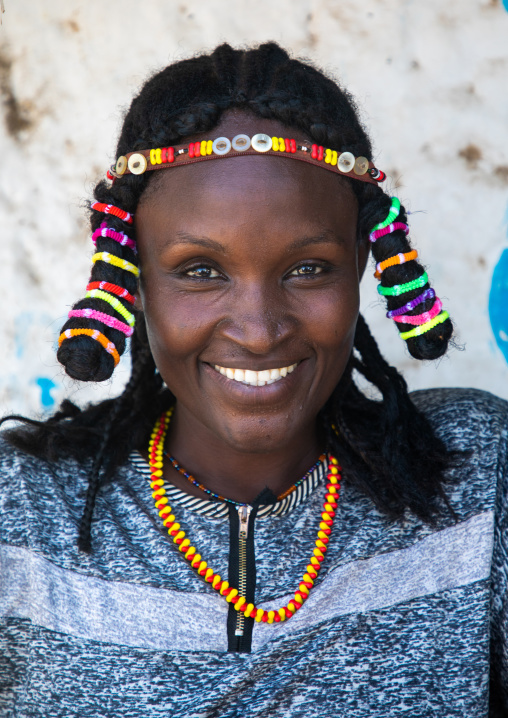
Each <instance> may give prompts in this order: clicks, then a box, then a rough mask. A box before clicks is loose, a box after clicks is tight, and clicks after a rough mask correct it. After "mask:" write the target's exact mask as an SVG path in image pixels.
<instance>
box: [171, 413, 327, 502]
mask: <svg viewBox="0 0 508 718" xmlns="http://www.w3.org/2000/svg"><path fill="white" fill-rule="evenodd" d="M169 411H171V412H172V409H170V410H169ZM170 416H171V414H170ZM164 456H166V457H167V458H168V459H169V461H170V462H171V465H172V466H173V468H175V469H176V470H177V471H178V473H179V474H182V476H185V478H186V479H187V481H188V482H189V483H191V484H193V485H194V486H196V487H197V488H198V489H199V490H200V491H203V492H204V493H205V494H208V496H212V497H213V498H214V499H218V500H219V501H225V502H226V503H228V504H233V506H249V503H248V502H247V501H245V502H242V501H233V499H228V498H227V497H226V496H222V495H221V494H216V493H214V492H213V491H210V489H207V488H206V486H205V485H204V484H202V483H201V482H200V481H198V480H197V479H195V478H194V476H193V475H192V474H189V473H188V472H187V471H185V469H184V468H183V466H180V464H179V463H178V461H177V460H176V459H175V458H174V456H170V455H169V454H168V452H167V451H164ZM324 460H325V455H324V454H321V456H320V457H319V459H318V460H317V461H316V463H315V464H314V466H312V467H311V468H310V469H309V470H308V471H307V473H306V474H305V476H302V478H301V479H299V480H298V481H296V482H295V483H294V484H293V486H290V487H289V489H286V491H283V492H282V494H279V496H277V501H282V499H285V498H286V497H287V496H289V495H290V494H292V493H293V491H295V490H296V489H297V488H298V487H299V486H300V484H302V483H303V482H304V481H305V479H307V478H308V477H309V476H310V475H311V474H312V473H313V472H314V471H315V470H316V469H317V468H318V466H321V464H322V463H323V461H324Z"/></svg>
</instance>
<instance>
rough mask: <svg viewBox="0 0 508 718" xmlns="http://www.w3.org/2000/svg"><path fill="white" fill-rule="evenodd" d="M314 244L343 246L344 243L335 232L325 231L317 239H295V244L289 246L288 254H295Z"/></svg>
mask: <svg viewBox="0 0 508 718" xmlns="http://www.w3.org/2000/svg"><path fill="white" fill-rule="evenodd" d="M312 244H339V245H342V244H343V241H342V239H341V238H340V237H337V236H336V235H335V234H333V232H330V231H329V230H325V231H324V232H322V233H321V234H319V235H317V236H316V237H301V238H300V239H295V241H294V242H291V244H290V245H289V247H288V248H287V249H288V252H294V251H295V250H297V249H303V248H304V247H308V246H310V245H312Z"/></svg>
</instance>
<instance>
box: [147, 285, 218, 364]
mask: <svg viewBox="0 0 508 718" xmlns="http://www.w3.org/2000/svg"><path fill="white" fill-rule="evenodd" d="M141 295H142V300H143V310H144V313H145V322H146V327H147V334H148V340H149V342H150V347H151V350H152V354H153V357H154V360H155V363H156V365H157V367H158V368H159V370H163V367H164V366H166V367H167V366H170V365H173V364H174V363H178V362H181V361H183V360H185V359H188V358H190V357H192V356H194V355H195V354H197V353H198V352H199V351H200V350H201V349H202V348H203V346H205V345H206V343H207V341H208V340H209V337H210V334H211V328H212V327H213V326H214V323H215V322H214V318H213V317H212V316H211V315H212V312H211V311H210V307H208V306H207V303H206V302H204V301H203V297H202V296H201V297H200V296H199V295H195V296H193V297H192V296H191V297H190V298H189V296H186V297H185V298H184V297H183V296H182V295H181V294H179V293H178V292H164V291H162V290H156V289H155V290H154V289H149V290H146V291H142V292H141ZM161 373H162V372H161Z"/></svg>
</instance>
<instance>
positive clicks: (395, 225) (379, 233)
mask: <svg viewBox="0 0 508 718" xmlns="http://www.w3.org/2000/svg"><path fill="white" fill-rule="evenodd" d="M397 229H403V230H404V232H405V233H406V234H408V233H409V227H408V226H407V224H404V223H403V222H392V224H389V225H388V227H383V229H376V231H375V232H371V233H370V234H369V239H370V241H371V242H375V241H376V239H379V238H380V237H384V236H385V234H391V233H392V232H395V231H396V230H397Z"/></svg>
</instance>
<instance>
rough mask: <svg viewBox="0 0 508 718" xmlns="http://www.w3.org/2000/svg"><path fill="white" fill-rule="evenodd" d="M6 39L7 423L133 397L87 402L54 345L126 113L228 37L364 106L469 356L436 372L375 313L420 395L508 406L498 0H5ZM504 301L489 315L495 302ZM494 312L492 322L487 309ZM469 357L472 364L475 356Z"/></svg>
mask: <svg viewBox="0 0 508 718" xmlns="http://www.w3.org/2000/svg"><path fill="white" fill-rule="evenodd" d="M4 3H5V14H4V15H3V25H2V27H1V28H0V92H1V101H2V103H1V107H0V115H1V116H0V232H1V241H0V252H1V255H0V272H1V286H2V291H3V311H2V313H1V318H0V322H1V335H2V337H3V344H2V348H3V350H2V352H1V353H0V411H1V412H2V413H3V412H6V411H10V410H17V411H23V412H29V413H30V414H37V413H39V412H42V411H49V410H51V408H52V407H54V403H55V402H58V401H59V400H60V399H61V398H62V397H63V396H64V395H71V396H72V397H73V398H74V399H75V400H77V401H79V402H84V401H88V400H90V399H92V400H95V399H99V398H100V397H102V396H104V395H105V394H107V393H108V392H116V391H118V390H119V388H120V386H121V384H122V382H123V381H124V380H125V377H126V375H127V372H128V358H126V359H124V361H122V364H121V366H120V368H119V370H118V371H117V376H116V378H115V379H114V380H113V381H112V382H110V383H108V384H107V385H106V386H104V385H102V386H98V387H87V386H85V387H84V388H83V387H80V386H78V385H76V384H75V383H73V382H71V381H70V380H69V379H68V378H66V377H65V376H64V375H63V373H62V372H61V370H60V369H59V366H58V364H57V362H56V360H55V357H54V350H55V340H56V338H57V336H58V333H59V329H60V326H61V324H62V322H63V321H64V319H65V315H66V312H67V311H68V308H69V306H70V305H71V304H72V302H73V301H75V300H76V299H77V298H78V297H79V296H80V295H81V293H82V291H83V289H84V286H85V283H86V280H87V278H88V272H89V262H90V257H91V254H92V244H91V241H90V238H89V234H88V231H87V227H86V222H85V212H84V209H83V206H84V202H85V201H86V200H87V199H89V197H90V196H91V187H92V186H93V183H94V182H95V181H96V180H97V179H98V178H99V177H100V176H101V174H102V173H103V172H104V171H105V170H106V169H107V167H108V166H109V164H110V163H111V162H112V161H113V159H114V155H113V148H114V146H115V141H116V135H117V133H118V129H119V126H120V123H121V120H122V116H123V112H124V110H125V109H126V107H127V106H128V104H129V101H130V98H131V96H132V94H133V93H134V92H135V91H136V88H138V87H139V85H140V84H141V83H142V82H143V80H144V79H145V78H146V77H147V76H148V75H149V74H151V73H152V72H153V71H155V70H156V69H158V68H160V67H162V66H164V65H165V64H167V63H169V62H171V61H174V60H177V59H181V58H184V57H187V56H188V55H191V54H192V53H195V52H198V51H201V50H203V49H212V48H213V47H214V46H215V45H216V44H217V43H218V42H220V41H223V40H227V41H229V42H231V43H232V44H235V45H243V44H246V43H257V42H260V41H263V40H267V39H275V40H277V41H279V42H281V43H282V44H284V45H285V46H286V47H288V48H290V49H291V50H292V51H293V52H294V53H295V54H296V55H298V56H304V57H308V58H311V59H313V60H315V61H316V62H317V63H318V64H320V65H321V66H323V67H324V68H325V69H326V70H327V71H328V72H330V73H332V74H333V75H334V76H335V77H337V78H339V79H341V80H342V82H343V83H345V84H346V85H347V86H348V87H349V88H350V90H351V91H352V92H353V93H354V94H356V97H357V98H358V100H359V102H360V105H361V107H362V108H363V117H364V121H365V123H366V124H367V126H368V127H369V128H370V129H371V132H372V136H373V139H374V143H375V147H376V161H377V163H378V166H380V167H381V168H383V169H385V170H386V171H387V172H388V173H389V175H390V177H391V179H390V182H389V189H391V190H392V191H394V192H395V191H396V192H397V194H398V195H399V196H400V198H401V200H402V201H403V202H404V203H405V204H406V206H408V207H409V208H410V209H411V210H412V211H413V212H414V214H413V215H412V216H411V218H410V219H411V227H412V237H413V240H414V242H415V244H416V246H417V248H418V249H419V251H420V254H421V255H422V257H423V261H424V263H426V264H427V265H428V267H429V272H430V275H431V280H432V283H433V285H434V286H435V287H436V289H437V291H438V293H439V295H440V296H441V297H442V298H443V300H444V301H445V303H446V307H447V308H448V309H449V311H450V313H451V315H452V316H453V318H454V320H455V322H456V325H457V342H458V344H459V345H460V347H461V348H460V349H452V351H451V352H450V354H449V355H448V356H447V357H446V358H444V359H443V360H441V361H439V362H437V363H434V364H422V363H419V362H416V361H414V360H413V359H411V358H410V356H409V355H408V353H407V351H406V349H405V345H404V343H403V342H402V341H400V340H399V339H398V338H397V333H396V331H395V329H394V327H393V326H392V324H391V322H389V321H388V320H386V319H384V317H383V314H384V310H383V303H382V302H380V301H379V299H378V295H377V294H376V291H375V288H376V284H377V282H376V280H375V279H374V278H373V277H372V272H371V271H369V272H368V276H366V277H365V280H364V283H363V285H364V286H363V300H362V303H363V309H364V312H365V314H366V316H367V318H368V321H369V323H370V325H371V327H372V328H373V331H374V333H375V335H376V337H377V338H378V340H379V342H380V344H381V347H382V349H383V351H384V353H385V354H386V355H387V357H388V358H389V360H390V361H391V362H392V363H394V364H395V365H397V366H398V367H399V368H400V369H401V370H402V371H403V372H404V374H405V376H406V378H407V380H408V382H409V384H410V386H411V387H412V388H422V387H426V386H456V385H469V386H475V387H479V388H482V389H487V390H490V391H493V392H495V393H497V394H500V395H502V396H504V397H507V398H508V366H507V363H506V360H507V359H508V309H507V307H508V250H506V249H505V246H506V223H507V220H508V215H507V190H508V143H507V141H506V139H507V138H506V128H507V126H508V93H507V87H508V83H507V79H508V72H507V68H508V42H507V37H508V12H507V9H506V7H504V5H503V3H501V2H500V1H499V0H449V1H448V2H446V3H443V2H442V0H427V2H414V1H413V0H363V2H357V1H355V0H341V1H340V2H339V1H337V0H278V1H277V2H273V0H257V2H250V1H247V0H237V1H236V2H235V3H232V2H230V3H228V2H226V1H225V0H181V2H170V1H169V0H166V2H164V1H163V0H145V2H139V0H109V1H108V2H99V1H98V0H88V1H87V2H85V0H51V2H34V0H4ZM489 298H490V304H489ZM489 306H490V309H489ZM462 349H463V350H462Z"/></svg>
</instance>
